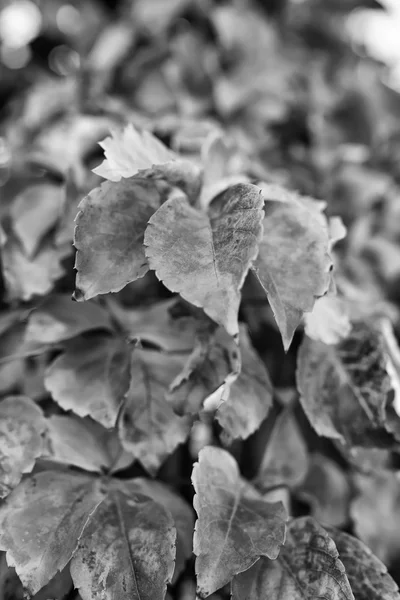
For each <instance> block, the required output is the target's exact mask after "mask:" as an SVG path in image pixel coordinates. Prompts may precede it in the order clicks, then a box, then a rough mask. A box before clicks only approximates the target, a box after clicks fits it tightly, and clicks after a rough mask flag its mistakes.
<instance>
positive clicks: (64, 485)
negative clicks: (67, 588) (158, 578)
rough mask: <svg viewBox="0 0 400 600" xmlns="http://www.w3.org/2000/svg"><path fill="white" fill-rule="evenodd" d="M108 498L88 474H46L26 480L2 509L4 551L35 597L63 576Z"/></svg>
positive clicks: (0, 534)
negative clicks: (89, 523)
mask: <svg viewBox="0 0 400 600" xmlns="http://www.w3.org/2000/svg"><path fill="white" fill-rule="evenodd" d="M103 497H104V494H103V492H102V490H101V482H100V480H98V479H94V478H91V477H88V476H87V475H71V474H69V473H63V472H51V471H47V472H43V473H39V474H38V475H35V476H33V477H31V478H29V479H25V480H24V481H23V482H22V483H21V484H20V485H19V486H18V487H17V488H16V489H15V490H14V491H13V492H12V493H11V494H10V495H9V496H8V497H7V499H6V502H5V503H4V504H2V506H1V507H0V525H1V526H0V548H1V549H2V550H6V551H7V563H8V564H9V565H10V566H13V567H15V570H16V571H17V574H18V577H19V578H20V579H21V581H22V583H23V585H24V587H26V588H27V589H28V590H29V592H30V593H31V594H34V593H36V592H38V591H39V590H40V589H41V588H42V587H43V586H44V585H46V583H48V582H49V581H50V579H52V578H53V577H54V575H55V574H56V573H57V571H61V570H62V569H63V568H64V567H65V566H66V565H67V563H68V562H69V561H70V559H71V557H72V554H73V553H74V552H75V549H76V546H77V541H78V539H79V536H80V535H81V533H82V531H83V529H84V527H85V525H86V523H87V521H88V519H89V516H90V515H91V513H92V512H93V511H94V510H95V508H96V507H97V506H98V505H99V504H100V502H101V501H102V499H103Z"/></svg>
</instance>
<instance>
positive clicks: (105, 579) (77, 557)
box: [71, 482, 176, 600]
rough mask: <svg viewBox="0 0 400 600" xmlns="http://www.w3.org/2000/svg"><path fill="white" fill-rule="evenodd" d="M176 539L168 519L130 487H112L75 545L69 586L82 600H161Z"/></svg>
mask: <svg viewBox="0 0 400 600" xmlns="http://www.w3.org/2000/svg"><path fill="white" fill-rule="evenodd" d="M175 538H176V532H175V528H174V521H173V519H172V518H171V516H170V515H169V514H168V512H167V511H166V510H165V509H164V508H163V507H162V506H161V505H160V504H157V503H156V502H154V501H153V500H152V499H150V498H148V497H146V496H142V495H141V494H140V493H138V491H137V489H136V486H135V483H134V482H132V483H130V482H126V483H125V484H123V485H121V484H115V485H111V486H109V490H108V494H107V495H106V496H105V498H104V500H103V502H102V503H101V504H100V506H99V507H98V508H97V509H96V510H95V512H94V514H93V515H92V516H91V518H90V520H89V522H88V523H87V525H86V526H85V527H84V529H83V531H82V534H81V536H80V538H79V541H78V540H76V543H77V550H76V552H75V554H74V557H73V559H72V562H71V575H72V579H73V582H74V585H75V587H77V588H78V589H79V592H80V595H81V596H82V598H83V600H92V598H95V597H101V598H105V599H107V600H112V599H114V598H120V599H121V600H122V599H126V600H128V599H132V598H133V599H135V600H140V599H143V600H154V599H159V600H162V599H163V598H164V596H165V592H166V588H167V583H168V582H169V581H170V580H171V578H172V575H173V570H174V558H175Z"/></svg>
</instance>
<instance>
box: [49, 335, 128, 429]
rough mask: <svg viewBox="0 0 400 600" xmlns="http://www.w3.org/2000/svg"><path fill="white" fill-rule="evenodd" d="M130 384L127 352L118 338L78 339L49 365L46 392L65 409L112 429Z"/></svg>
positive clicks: (97, 336) (92, 337)
mask: <svg viewBox="0 0 400 600" xmlns="http://www.w3.org/2000/svg"><path fill="white" fill-rule="evenodd" d="M129 383H130V349H129V347H128V345H127V344H126V343H125V342H124V341H123V340H121V339H120V338H118V337H116V336H115V337H113V336H110V335H103V334H97V335H93V336H90V337H87V338H83V337H78V338H76V339H74V340H72V341H71V342H69V344H68V345H67V346H66V350H65V352H64V353H63V354H61V355H60V356H59V357H57V358H56V359H55V360H54V361H53V362H52V363H51V365H50V366H49V368H48V370H47V373H46V377H45V385H46V389H47V390H48V391H49V392H50V393H51V394H52V396H53V399H54V400H55V401H56V402H57V403H58V404H59V405H60V406H61V407H62V408H63V409H64V410H72V411H74V412H75V413H76V414H77V415H79V416H80V417H86V416H90V417H92V418H93V419H95V420H96V421H98V422H99V423H101V424H102V425H104V426H105V427H113V426H114V425H115V420H116V417H117V414H118V409H119V406H120V403H121V401H122V399H123V397H124V395H125V393H126V391H127V389H128V387H129Z"/></svg>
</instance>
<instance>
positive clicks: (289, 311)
mask: <svg viewBox="0 0 400 600" xmlns="http://www.w3.org/2000/svg"><path fill="white" fill-rule="evenodd" d="M277 189H278V193H282V194H287V195H289V196H290V192H288V191H287V190H283V191H280V188H279V187H278V188H277ZM264 193H265V195H266V198H267V201H266V203H265V207H264V210H265V218H264V222H263V225H264V235H263V238H262V240H261V242H260V251H259V254H258V257H257V259H256V261H255V264H254V271H255V274H256V275H257V278H258V279H259V281H260V283H261V285H262V286H263V288H264V290H265V292H266V294H267V296H268V301H269V303H270V305H271V308H272V311H273V313H274V316H275V319H276V322H277V324H278V327H279V330H280V332H281V335H282V339H283V345H284V347H285V349H286V350H287V349H288V348H289V346H290V344H291V341H292V338H293V335H294V332H295V330H296V328H297V326H298V325H299V324H300V321H301V318H302V316H303V314H304V313H305V312H310V311H312V309H313V306H314V302H315V300H316V298H318V297H320V296H323V295H324V294H325V293H326V291H327V290H328V287H329V282H330V276H329V271H330V269H331V268H332V260H331V258H330V256H329V233H328V225H327V222H326V219H325V218H324V217H323V215H322V214H321V213H320V211H319V210H316V209H315V208H313V209H310V205H309V203H307V202H306V201H304V202H303V201H302V198H301V197H300V196H299V197H298V196H297V195H295V194H294V193H293V198H291V200H290V201H283V202H282V201H279V198H278V201H275V194H276V190H275V188H274V187H273V186H271V189H269V188H267V189H266V190H265V191H264ZM306 200H308V199H306Z"/></svg>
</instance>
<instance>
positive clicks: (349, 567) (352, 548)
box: [325, 527, 400, 600]
mask: <svg viewBox="0 0 400 600" xmlns="http://www.w3.org/2000/svg"><path fill="white" fill-rule="evenodd" d="M325 529H326V531H327V532H328V534H329V535H330V537H331V538H332V539H333V541H334V542H335V545H336V548H337V549H338V552H339V556H340V560H341V561H342V563H343V564H344V566H345V569H346V575H347V578H348V580H349V582H350V585H351V589H352V590H353V593H354V595H355V597H356V598H357V600H399V599H400V594H399V590H398V587H397V585H396V583H395V582H394V581H393V579H392V578H391V576H390V575H389V573H388V572H387V568H386V567H385V565H384V564H383V563H382V562H381V561H380V560H379V558H377V557H376V556H374V555H373V554H372V552H371V550H370V549H369V548H367V546H365V545H364V544H363V543H362V542H360V540H358V539H357V538H355V537H353V536H352V535H348V534H347V533H343V531H339V530H338V529H334V528H333V527H325Z"/></svg>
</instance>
